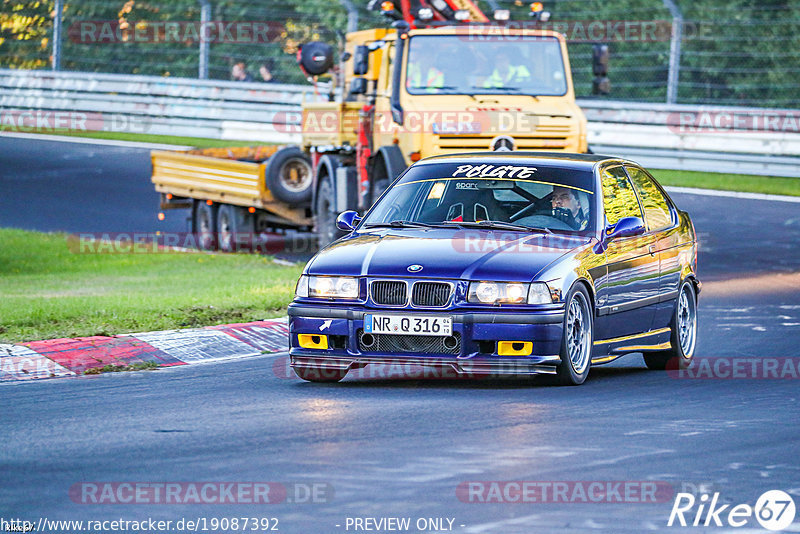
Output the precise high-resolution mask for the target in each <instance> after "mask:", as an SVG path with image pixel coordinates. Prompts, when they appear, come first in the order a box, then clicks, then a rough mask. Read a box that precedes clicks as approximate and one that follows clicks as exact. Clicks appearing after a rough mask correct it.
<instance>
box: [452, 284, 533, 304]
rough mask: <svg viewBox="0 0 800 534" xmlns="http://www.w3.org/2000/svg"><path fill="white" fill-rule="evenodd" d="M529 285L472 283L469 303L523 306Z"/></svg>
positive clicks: (468, 296)
mask: <svg viewBox="0 0 800 534" xmlns="http://www.w3.org/2000/svg"><path fill="white" fill-rule="evenodd" d="M527 294H528V284H523V283H520V282H472V283H471V284H470V285H469V294H468V295H467V302H477V303H480V304H522V303H523V302H525V296H526V295H527Z"/></svg>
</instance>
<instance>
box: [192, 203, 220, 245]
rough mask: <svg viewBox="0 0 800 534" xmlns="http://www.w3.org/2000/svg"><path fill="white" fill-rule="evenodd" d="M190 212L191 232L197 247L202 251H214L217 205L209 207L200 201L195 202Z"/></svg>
mask: <svg viewBox="0 0 800 534" xmlns="http://www.w3.org/2000/svg"><path fill="white" fill-rule="evenodd" d="M192 212H193V213H192V231H193V232H194V234H195V237H196V238H197V246H198V247H199V248H200V249H202V250H215V249H216V248H217V239H216V229H217V205H216V204H211V205H209V204H207V203H206V202H204V201H202V200H195V201H194V209H193V210H192Z"/></svg>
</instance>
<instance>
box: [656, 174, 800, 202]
mask: <svg viewBox="0 0 800 534" xmlns="http://www.w3.org/2000/svg"><path fill="white" fill-rule="evenodd" d="M648 170H649V171H650V172H651V173H652V174H653V176H655V177H656V179H657V180H658V181H659V182H660V183H661V185H674V186H679V187H699V188H701V189H719V190H723V191H742V192H747V193H765V194H768V195H790V196H800V178H785V177H779V176H755V175H752V174H725V173H716V172H694V171H670V170H663V169H648Z"/></svg>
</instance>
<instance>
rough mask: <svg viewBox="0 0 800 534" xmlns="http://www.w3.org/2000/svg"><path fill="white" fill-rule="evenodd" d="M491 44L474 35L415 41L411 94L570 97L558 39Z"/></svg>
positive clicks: (422, 37) (410, 58) (408, 70)
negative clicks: (567, 95)
mask: <svg viewBox="0 0 800 534" xmlns="http://www.w3.org/2000/svg"><path fill="white" fill-rule="evenodd" d="M485 39H486V40H479V38H478V37H472V38H470V36H468V35H416V36H414V37H412V38H411V39H410V40H409V41H410V42H409V52H408V63H407V66H406V91H408V92H409V93H410V94H412V95H422V94H468V95H475V94H523V95H534V96H562V95H564V94H566V92H567V79H566V75H565V72H564V61H563V59H562V57H561V46H560V44H559V42H558V39H556V38H554V37H535V38H533V37H530V38H528V39H529V40H526V38H524V37H522V36H520V38H519V40H515V41H502V42H498V41H497V40H492V39H491V38H485Z"/></svg>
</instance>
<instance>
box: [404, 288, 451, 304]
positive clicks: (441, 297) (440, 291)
mask: <svg viewBox="0 0 800 534" xmlns="http://www.w3.org/2000/svg"><path fill="white" fill-rule="evenodd" d="M450 287H451V286H450V284H446V283H444V282H417V283H415V284H414V287H413V288H412V289H411V303H412V304H413V305H414V306H438V307H441V306H447V301H448V300H450Z"/></svg>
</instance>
